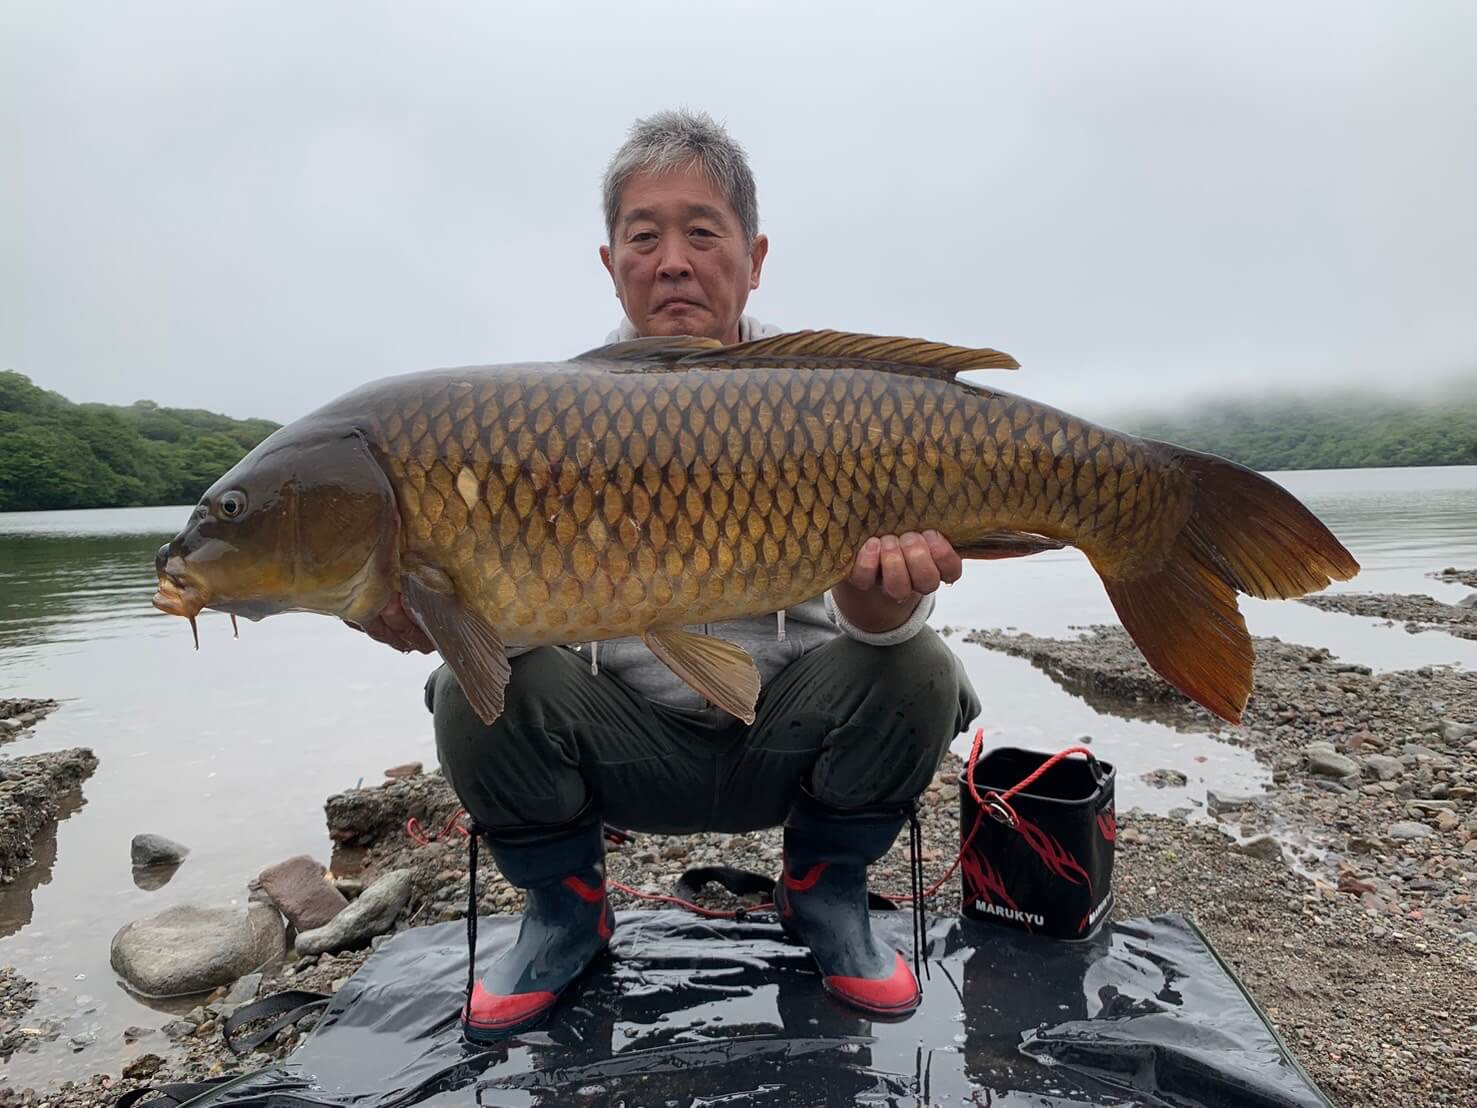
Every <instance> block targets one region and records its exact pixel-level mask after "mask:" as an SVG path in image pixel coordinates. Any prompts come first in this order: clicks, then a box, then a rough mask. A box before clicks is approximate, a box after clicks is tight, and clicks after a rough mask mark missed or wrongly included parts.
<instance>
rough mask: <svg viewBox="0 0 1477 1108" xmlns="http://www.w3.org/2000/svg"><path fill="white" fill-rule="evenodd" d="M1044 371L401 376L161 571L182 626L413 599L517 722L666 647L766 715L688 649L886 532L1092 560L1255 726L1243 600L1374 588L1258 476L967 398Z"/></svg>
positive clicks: (921, 347)
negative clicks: (519, 653)
mask: <svg viewBox="0 0 1477 1108" xmlns="http://www.w3.org/2000/svg"><path fill="white" fill-rule="evenodd" d="M1015 364H1016V363H1015V362H1014V360H1013V359H1011V358H1010V357H1009V356H1008V355H1005V354H1001V353H999V352H998V351H994V350H971V349H965V348H962V347H956V346H947V345H943V344H940V343H930V342H923V341H920V340H914V339H897V338H878V337H876V336H873V335H853V334H845V333H840V332H834V331H812V332H796V333H792V334H787V335H780V336H777V337H774V338H768V339H760V340H758V341H755V342H749V343H743V344H739V345H732V346H723V345H721V344H719V343H717V342H715V341H713V340H709V339H695V338H652V339H637V340H635V341H633V342H625V343H619V344H616V345H613V346H605V347H601V348H599V349H596V350H592V351H590V352H588V353H586V354H583V355H580V356H579V357H576V358H573V359H571V360H569V361H565V362H555V363H547V364H522V365H502V366H490V367H478V368H464V369H450V370H437V371H432V372H428V373H419V374H411V375H408V376H402V377H393V378H389V379H387V380H384V381H379V382H376V383H374V384H370V385H366V386H364V387H363V388H360V389H358V390H356V391H354V392H352V393H350V394H348V395H347V396H344V397H343V398H342V399H339V400H336V401H334V402H332V403H330V404H328V405H327V406H325V407H323V408H321V409H319V410H318V411H316V412H314V413H312V414H311V415H309V416H306V417H305V418H303V419H301V420H299V421H297V422H296V423H293V424H291V425H289V426H287V427H284V428H282V429H281V430H279V431H277V432H276V433H274V434H273V435H272V436H271V437H270V438H268V439H266V440H265V441H264V442H263V443H261V445H259V446H258V447H257V448H256V449H255V450H253V451H252V452H251V453H250V454H248V455H247V456H246V457H245V458H244V459H243V460H242V461H241V462H240V464H238V465H237V466H236V467H235V468H234V469H232V470H231V471H230V472H229V473H227V474H226V475H225V476H224V477H222V478H221V479H220V480H219V481H217V482H216V483H215V485H213V486H212V487H211V489H210V490H209V491H208V492H207V493H206V494H205V497H204V499H202V500H201V501H200V503H199V505H198V506H197V507H196V508H195V510H194V512H193V514H192V515H191V517H190V520H189V523H188V525H187V526H186V527H185V529H184V530H183V531H182V532H181V533H180V534H179V535H178V537H176V538H175V539H174V540H173V541H172V542H170V543H168V544H167V545H165V546H164V547H163V548H161V549H160V551H159V554H158V557H157V568H158V573H159V591H158V593H157V595H156V596H155V598H154V603H155V605H156V606H157V607H159V608H160V609H161V610H163V611H165V612H169V613H172V614H175V615H184V616H188V617H190V618H191V619H193V618H194V616H195V615H196V614H197V613H198V612H199V611H200V609H201V608H205V607H210V608H215V609H219V610H221V611H225V612H230V613H232V614H239V615H243V616H247V617H249V618H261V617H263V616H267V615H271V614H273V613H276V612H283V611H310V612H321V613H324V614H327V615H333V616H338V617H341V618H343V619H347V620H351V621H357V622H363V621H367V620H369V619H370V618H372V617H373V616H374V615H375V614H376V613H377V612H378V611H379V610H380V609H381V607H382V606H383V605H384V604H385V603H386V602H387V601H389V600H390V599H391V598H392V597H393V596H394V595H395V594H396V593H400V594H402V599H403V602H404V604H405V605H406V607H408V608H409V609H410V611H411V612H412V613H413V614H414V615H415V616H416V618H417V620H418V621H419V622H420V623H421V625H422V626H423V627H424V628H425V630H426V632H427V634H428V635H429V636H430V638H431V640H432V641H433V642H434V643H435V644H436V648H437V650H438V652H439V653H440V654H441V656H442V657H443V658H444V659H445V661H446V662H447V664H448V665H449V666H450V667H451V669H452V671H453V672H454V673H455V674H456V676H457V679H458V680H459V682H460V683H461V686H462V688H463V689H464V691H465V692H466V694H467V697H468V699H469V701H470V702H471V704H472V705H473V707H474V708H475V709H476V711H477V713H478V714H479V715H480V716H481V717H482V718H483V719H484V720H486V721H487V722H489V723H490V722H492V721H493V720H494V719H496V718H497V716H498V715H499V714H500V712H501V711H502V705H503V693H504V688H505V686H506V684H507V681H508V677H509V672H510V671H509V666H508V661H507V658H506V655H505V647H506V646H509V645H525V646H534V645H545V644H555V643H568V642H586V641H595V640H600V639H606V638H612V637H616V636H624V635H643V636H644V637H645V641H646V642H647V644H648V645H649V646H650V647H651V649H652V651H653V652H654V653H655V654H656V655H657V657H659V658H661V659H662V661H663V662H665V663H666V664H667V665H668V666H670V667H671V668H672V670H673V671H674V672H675V673H676V674H677V675H678V676H679V677H681V678H682V679H684V680H685V681H687V682H688V683H689V684H690V685H692V686H693V687H694V688H695V689H697V690H698V691H699V692H701V693H702V694H703V695H704V696H706V697H708V698H709V699H710V700H711V701H713V702H714V703H715V704H718V705H720V706H722V707H723V708H725V709H727V710H728V711H730V712H732V713H733V714H734V715H737V716H739V717H741V718H744V719H746V720H752V719H753V710H754V703H755V699H756V698H757V696H758V693H759V679H758V675H757V672H756V671H755V668H754V665H753V662H752V660H751V659H750V658H749V657H748V655H747V654H745V653H744V652H743V651H742V650H741V649H739V648H738V647H736V646H734V645H732V644H730V643H727V642H724V641H723V640H720V639H715V638H712V637H709V636H705V635H699V634H696V633H695V632H692V631H688V630H684V629H683V628H684V627H686V626H689V625H692V624H695V623H700V622H704V621H717V620H725V619H733V618H737V617H741V616H748V615H756V614H760V613H764V612H772V611H776V610H779V609H782V608H785V607H788V606H790V605H793V604H796V603H799V602H800V601H802V600H805V599H807V598H810V597H813V596H816V595H817V594H819V593H821V592H822V591H824V590H825V589H826V588H828V587H830V586H831V585H833V584H835V583H836V582H838V581H840V580H841V579H842V578H843V577H845V576H846V575H847V572H848V570H849V568H850V566H851V563H852V559H853V558H854V556H855V555H856V553H857V551H858V549H859V548H860V546H861V545H862V543H863V542H865V541H866V539H867V538H869V537H870V536H873V535H882V534H898V533H902V532H905V531H921V530H924V529H926V528H933V529H936V530H938V531H939V532H941V533H942V534H943V535H945V536H946V537H947V538H948V539H949V540H950V541H951V542H952V543H953V544H954V545H955V547H957V548H958V549H959V551H960V552H961V553H962V554H963V555H965V556H966V557H969V556H975V557H999V556H1010V555H1013V554H1024V553H1031V552H1033V551H1035V550H1038V549H1043V548H1048V547H1051V546H1054V545H1059V544H1061V543H1068V544H1071V545H1073V546H1076V547H1078V548H1080V549H1081V550H1082V551H1083V552H1084V553H1085V554H1086V555H1087V557H1088V559H1089V560H1090V561H1091V563H1092V565H1093V567H1094V568H1095V569H1096V570H1097V572H1098V574H1099V575H1100V576H1101V577H1102V580H1103V584H1104V586H1105V587H1106V589H1107V591H1108V595H1109V597H1110V598H1111V599H1112V602H1113V606H1114V608H1115V609H1116V610H1117V612H1118V615H1119V617H1120V619H1121V620H1122V622H1123V625H1124V627H1125V628H1126V629H1127V631H1128V633H1129V634H1130V635H1131V636H1132V637H1133V640H1134V642H1135V643H1136V644H1137V645H1138V647H1139V649H1140V650H1141V651H1143V654H1144V656H1145V657H1146V658H1147V659H1148V661H1149V664H1150V665H1152V666H1153V667H1154V669H1155V670H1157V671H1158V672H1159V673H1160V674H1161V675H1162V676H1163V677H1164V678H1165V679H1166V680H1167V681H1169V682H1170V683H1171V684H1172V685H1174V686H1175V687H1176V688H1178V689H1179V690H1180V691H1182V692H1183V693H1184V694H1185V695H1186V696H1189V697H1190V698H1192V699H1193V700H1196V701H1198V702H1199V703H1201V704H1203V705H1204V706H1205V707H1207V708H1208V709H1210V710H1211V711H1213V712H1215V713H1216V714H1217V715H1220V716H1222V717H1224V718H1226V719H1228V720H1231V721H1233V722H1234V721H1237V720H1239V718H1240V715H1241V711H1242V709H1243V707H1244V706H1245V704H1246V700H1247V697H1248V695H1249V694H1250V691H1251V674H1252V647H1251V641H1250V639H1249V637H1248V635H1247V633H1246V626H1245V623H1244V622H1243V621H1242V618H1241V615H1240V612H1239V611H1238V610H1237V606H1236V594H1237V593H1238V592H1243V593H1248V594H1250V595H1252V596H1259V597H1293V596H1300V595H1302V594H1304V593H1308V592H1312V591H1315V590H1317V589H1321V588H1323V587H1324V586H1326V585H1327V584H1328V583H1329V581H1330V579H1338V580H1345V579H1347V578H1349V577H1351V576H1353V575H1354V574H1355V573H1356V572H1357V571H1358V565H1357V564H1356V563H1355V561H1354V559H1353V558H1352V557H1351V556H1350V555H1349V552H1348V551H1347V550H1345V549H1344V547H1343V546H1342V545H1340V544H1339V542H1338V540H1337V539H1335V538H1334V537H1333V535H1332V534H1330V533H1329V531H1328V530H1327V529H1326V528H1325V527H1324V526H1323V525H1322V524H1321V523H1320V522H1319V521H1318V520H1317V519H1316V518H1315V517H1314V516H1313V515H1312V513H1310V512H1309V511H1308V510H1307V509H1306V508H1304V507H1303V506H1302V504H1300V503H1299V502H1298V501H1297V500H1296V499H1294V498H1293V497H1292V496H1291V495H1290V494H1289V493H1287V492H1286V491H1284V490H1283V489H1282V488H1280V487H1279V486H1277V485H1276V484H1274V483H1273V482H1271V481H1269V480H1267V479H1266V478H1264V477H1262V476H1260V475H1259V474H1257V473H1254V472H1252V471H1251V470H1249V469H1245V468H1243V467H1242V466H1239V465H1236V464H1234V463H1232V462H1228V461H1225V460H1223V459H1220V458H1216V457H1212V456H1210V455H1207V454H1200V453H1196V452H1195V451H1191V450H1185V449H1181V448H1179V447H1175V446H1171V445H1168V444H1166V443H1161V442H1155V441H1152V440H1146V439H1140V438H1134V437H1132V436H1129V435H1123V434H1118V433H1117V432H1114V431H1111V430H1107V429H1105V428H1102V427H1098V426H1094V425H1093V424H1091V423H1088V422H1087V421H1085V420H1081V419H1077V418H1076V417H1074V416H1071V415H1068V414H1066V413H1065V412H1060V411H1057V410H1056V409H1054V408H1049V407H1047V406H1045V405H1042V404H1036V403H1033V402H1032V401H1030V400H1025V399H1022V398H1020V397H1016V396H1012V395H1010V394H1008V393H1003V392H998V391H996V390H994V389H991V388H985V387H982V386H980V385H977V384H974V383H970V382H964V381H960V380H958V379H957V377H956V374H957V373H958V372H959V371H961V370H965V369H977V368H1014V367H1015Z"/></svg>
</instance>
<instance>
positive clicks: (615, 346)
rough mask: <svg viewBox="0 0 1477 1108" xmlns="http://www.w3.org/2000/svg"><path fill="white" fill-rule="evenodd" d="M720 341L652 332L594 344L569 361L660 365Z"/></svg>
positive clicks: (712, 347) (713, 346)
mask: <svg viewBox="0 0 1477 1108" xmlns="http://www.w3.org/2000/svg"><path fill="white" fill-rule="evenodd" d="M722 348H723V344H722V343H721V342H719V341H718V340H717V339H705V338H700V337H698V336H696V335H654V336H651V337H649V338H644V339H628V340H627V341H626V342H613V343H610V344H609V345H607V346H597V347H595V349H593V350H586V351H585V352H584V353H583V354H576V355H575V356H574V357H573V358H570V359H569V360H570V361H571V362H637V363H640V362H653V363H659V364H654V365H650V366H647V367H642V366H640V365H636V366H633V367H632V368H633V369H640V368H649V369H664V368H665V367H666V366H667V364H668V363H671V362H674V361H676V360H677V359H678V358H683V357H686V356H687V355H689V354H692V353H695V352H696V351H699V350H721V349H722Z"/></svg>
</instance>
